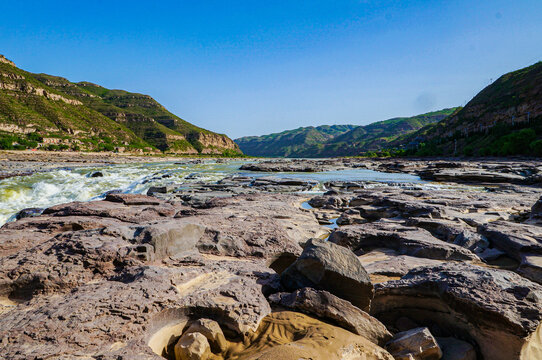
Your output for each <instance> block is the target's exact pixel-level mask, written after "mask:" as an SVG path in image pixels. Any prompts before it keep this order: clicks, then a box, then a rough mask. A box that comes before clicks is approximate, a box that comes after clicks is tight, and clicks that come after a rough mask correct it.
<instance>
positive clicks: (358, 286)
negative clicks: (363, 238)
mask: <svg viewBox="0 0 542 360" xmlns="http://www.w3.org/2000/svg"><path fill="white" fill-rule="evenodd" d="M281 282H282V284H283V285H284V287H285V288H286V289H288V290H290V291H295V290H297V289H300V288H304V287H312V288H314V289H318V290H326V291H329V292H330V293H332V294H334V295H336V296H338V297H340V298H342V299H345V300H348V301H350V302H351V303H352V304H353V305H355V306H357V307H358V308H360V309H362V310H366V311H367V310H368V309H369V308H370V305H371V299H372V297H373V285H372V284H371V281H370V279H369V275H368V274H367V271H365V269H364V268H363V266H362V265H361V263H360V261H359V260H358V258H357V257H356V256H355V255H354V253H353V252H352V251H350V250H349V249H347V248H344V247H342V246H338V245H336V244H333V243H330V242H327V241H323V240H319V239H311V240H310V241H309V242H308V243H307V244H306V246H305V249H304V250H303V253H302V254H301V256H300V257H299V258H298V259H297V260H296V261H295V262H294V263H293V264H292V265H290V266H289V267H288V268H287V269H286V270H285V271H284V272H283V273H282V274H281Z"/></svg>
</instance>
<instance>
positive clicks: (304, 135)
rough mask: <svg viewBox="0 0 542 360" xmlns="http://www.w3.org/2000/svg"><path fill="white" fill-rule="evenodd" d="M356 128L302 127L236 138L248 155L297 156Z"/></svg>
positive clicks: (349, 126) (341, 126) (336, 126)
mask: <svg viewBox="0 0 542 360" xmlns="http://www.w3.org/2000/svg"><path fill="white" fill-rule="evenodd" d="M354 128H356V126H355V125H323V126H317V127H314V126H309V127H300V128H297V129H294V130H287V131H283V132H280V133H274V134H269V135H263V136H246V137H242V138H239V139H235V142H236V143H237V145H239V147H240V148H241V149H242V151H243V152H244V153H245V154H247V155H252V156H271V157H275V156H277V157H278V156H287V157H288V156H291V157H296V156H298V154H299V153H301V152H304V151H305V149H307V148H310V147H312V146H319V145H321V144H323V143H325V142H327V141H329V140H331V139H333V138H334V137H336V136H339V135H342V134H344V133H346V132H348V131H350V130H352V129H354Z"/></svg>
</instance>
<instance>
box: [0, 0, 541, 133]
mask: <svg viewBox="0 0 542 360" xmlns="http://www.w3.org/2000/svg"><path fill="white" fill-rule="evenodd" d="M1 11H2V20H1V21H0V53H3V54H4V55H6V57H8V58H9V59H11V60H13V61H14V62H15V63H16V64H17V65H18V66H19V67H21V68H23V69H25V70H28V71H32V72H44V73H48V74H53V75H59V76H63V77H66V78H68V79H69V80H71V81H82V80H86V81H91V82H94V83H97V84H100V85H103V86H105V87H108V88H116V89H125V90H129V91H134V92H141V93H145V94H149V95H151V96H153V97H154V98H155V99H156V100H158V101H159V102H160V103H162V104H163V105H164V106H166V107H167V108H168V109H169V110H171V111H172V112H174V113H175V114H177V115H179V116H181V117H182V118H184V119H186V120H188V121H190V122H192V123H194V124H196V125H199V126H202V127H205V128H208V129H210V130H213V131H217V132H221V133H226V134H228V135H229V136H231V137H232V138H236V137H240V136H244V135H261V134H266V133H270V132H276V131H281V130H286V129H292V128H296V127H299V126H309V125H322V124H359V125H363V124H368V123H371V122H374V121H378V120H384V119H387V118H390V117H395V116H409V115H414V114H419V113H422V112H426V111H430V110H437V109H441V108H444V107H451V106H457V105H463V104H465V102H466V101H468V100H469V99H470V98H471V97H472V96H474V95H475V94H476V93H477V92H478V91H479V90H481V89H482V88H483V87H484V86H486V85H487V84H488V83H489V82H490V80H491V79H496V78H497V77H498V76H499V75H501V74H503V73H506V72H508V71H512V70H515V69H518V68H521V67H524V66H527V65H530V64H532V63H535V62H537V61H539V60H542V46H541V45H542V0H516V1H510V0H476V1H475V0H446V1H444V0H443V1H438V0H423V1H421V0H420V1H407V0H402V1H360V0H358V1H348V0H344V1H340V0H330V1H318V0H310V1H296V0H288V1H281V0H273V1H261V0H260V1H257V0H253V1H248V0H247V1H235V0H223V1H212V0H199V1H198V0H193V1H152V0H151V1H149V0H147V1H137V0H131V1H113V0H109V1H76V0H71V1H54V0H49V1H43V0H40V1H23V0H21V1H2V2H1Z"/></svg>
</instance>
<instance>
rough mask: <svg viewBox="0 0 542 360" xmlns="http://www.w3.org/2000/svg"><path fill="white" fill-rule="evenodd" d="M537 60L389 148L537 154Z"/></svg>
mask: <svg viewBox="0 0 542 360" xmlns="http://www.w3.org/2000/svg"><path fill="white" fill-rule="evenodd" d="M541 138H542V62H537V63H536V64H534V65H531V66H528V67H526V68H523V69H520V70H517V71H513V72H510V73H507V74H504V75H502V76H501V77H499V78H498V79H497V80H496V81H495V82H493V83H492V84H490V85H489V86H487V87H486V88H484V89H483V90H482V91H480V92H479V93H478V94H477V95H476V96H475V97H474V98H473V99H472V100H471V101H469V102H468V103H467V105H466V106H465V107H464V108H462V109H460V110H459V111H458V112H457V113H456V114H454V115H453V116H450V117H447V118H446V119H444V120H443V121H440V122H438V123H435V124H431V125H428V126H425V127H423V128H421V129H419V130H418V131H416V132H413V133H410V134H408V135H405V136H402V137H399V138H398V139H397V140H395V141H393V142H391V143H390V144H389V147H392V148H393V147H402V148H410V149H411V151H410V153H414V154H417V155H482V156H484V155H500V156H503V155H504V156H506V155H542V140H540V139H541Z"/></svg>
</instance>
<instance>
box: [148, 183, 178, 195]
mask: <svg viewBox="0 0 542 360" xmlns="http://www.w3.org/2000/svg"><path fill="white" fill-rule="evenodd" d="M173 190H175V185H164V186H151V187H150V188H149V190H147V196H153V195H154V194H167V193H169V192H172V191H173Z"/></svg>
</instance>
